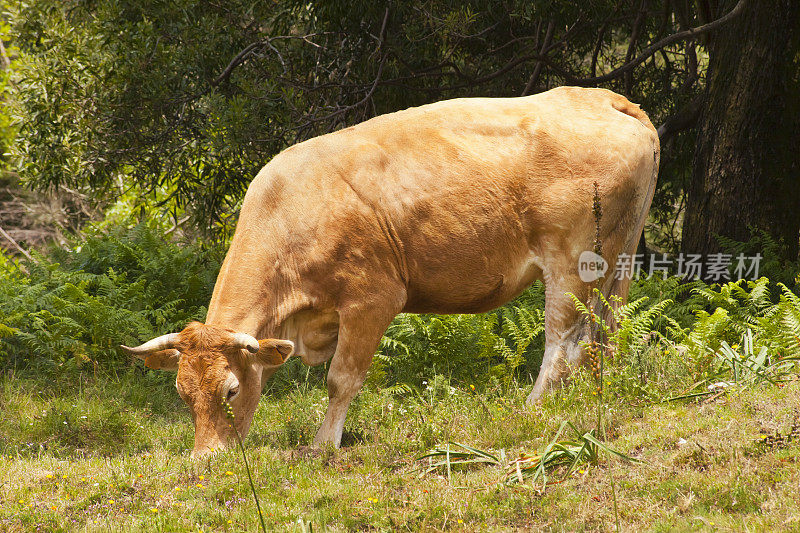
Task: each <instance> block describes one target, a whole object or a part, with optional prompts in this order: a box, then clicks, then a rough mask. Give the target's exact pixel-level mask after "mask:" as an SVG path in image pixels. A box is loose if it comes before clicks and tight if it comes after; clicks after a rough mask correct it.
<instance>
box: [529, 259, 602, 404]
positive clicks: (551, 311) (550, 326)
mask: <svg viewBox="0 0 800 533" xmlns="http://www.w3.org/2000/svg"><path fill="white" fill-rule="evenodd" d="M570 266H571V267H572V270H576V269H577V261H576V263H575V265H574V266H573V265H570ZM588 290H589V286H588V284H586V283H584V282H583V281H581V279H580V278H579V277H578V276H577V275H567V276H561V277H555V276H553V275H548V273H547V272H545V319H544V320H545V349H544V359H543V360H542V367H541V369H540V370H539V377H538V378H537V379H536V384H535V385H534V386H533V392H531V394H530V395H529V396H528V400H527V401H528V403H533V402H535V401H538V400H539V399H540V398H541V397H542V395H543V394H544V393H546V392H547V391H548V390H550V389H553V388H556V387H559V386H561V384H562V383H563V381H564V380H565V379H566V378H567V376H568V375H569V372H570V368H575V367H577V366H579V365H581V364H582V363H583V362H584V357H585V352H584V349H583V347H582V346H581V345H580V343H581V342H582V341H586V340H588V339H589V328H588V320H587V319H586V317H584V316H583V315H582V314H581V313H580V311H578V310H577V309H576V308H575V303H574V301H573V299H572V298H571V297H570V296H569V294H573V295H575V296H576V297H577V298H579V299H580V300H581V301H582V302H586V297H587V296H588Z"/></svg>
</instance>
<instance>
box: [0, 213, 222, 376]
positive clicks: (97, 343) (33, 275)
mask: <svg viewBox="0 0 800 533" xmlns="http://www.w3.org/2000/svg"><path fill="white" fill-rule="evenodd" d="M218 265H219V262H218V259H217V257H216V255H215V254H214V253H213V252H210V251H205V250H204V249H202V248H201V247H199V246H198V245H187V246H179V245H177V244H175V243H171V242H168V241H165V240H163V238H162V237H161V236H160V235H159V234H158V233H157V232H155V231H154V230H152V229H150V228H148V227H147V226H145V225H140V226H137V227H135V228H133V229H132V230H117V231H112V232H111V233H109V234H101V235H96V236H93V237H89V238H88V239H87V240H86V241H85V242H83V243H82V244H80V245H78V246H75V247H74V248H72V249H70V250H67V251H63V250H62V251H57V252H55V253H54V254H53V255H52V257H40V258H39V262H38V263H31V264H28V265H27V268H28V269H29V270H30V275H29V276H26V275H23V274H22V273H21V272H20V271H19V270H18V269H17V268H14V267H13V266H11V265H9V264H8V263H6V264H5V265H0V266H3V268H2V269H0V324H2V325H3V327H2V328H0V332H3V334H2V335H0V336H4V337H5V338H3V339H0V365H2V366H3V367H9V366H17V367H26V366H30V365H35V366H41V367H44V368H47V367H50V368H52V367H55V366H60V367H63V366H64V365H66V366H67V367H69V366H72V365H74V364H81V363H85V362H89V361H92V362H94V363H98V364H103V365H107V364H113V363H120V362H121V361H122V358H121V355H120V354H119V353H118V352H117V350H116V347H117V346H118V345H119V344H135V343H138V342H140V341H142V340H146V339H148V338H151V337H153V336H155V335H158V334H161V333H166V332H170V331H176V330H179V329H181V328H182V327H183V326H184V325H185V324H186V323H187V322H188V321H190V320H194V319H202V318H203V317H204V314H205V306H206V305H207V302H208V299H209V297H210V294H211V290H212V288H213V283H214V279H215V275H216V272H217V270H218V268H219V267H218ZM9 330H13V334H11V335H9V334H8V333H9Z"/></svg>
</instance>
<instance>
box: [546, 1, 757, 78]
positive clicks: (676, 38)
mask: <svg viewBox="0 0 800 533" xmlns="http://www.w3.org/2000/svg"><path fill="white" fill-rule="evenodd" d="M748 2H749V0H739V3H737V4H736V6H734V8H733V9H731V10H730V12H728V14H727V15H724V16H722V17H720V18H718V19H717V20H715V21H713V22H709V23H708V24H703V25H702V26H698V27H697V28H690V29H688V30H685V31H681V32H678V33H675V34H673V35H669V36H667V37H664V38H663V39H661V40H660V41H658V42H657V43H655V44H652V45H650V46H648V47H647V48H645V50H644V52H642V53H641V54H639V56H638V57H636V59H634V60H633V61H629V62H627V63H625V64H624V65H622V66H621V67H619V68H616V69H614V70H612V71H611V72H609V73H608V74H603V75H602V76H594V77H591V78H578V77H576V76H574V75H573V74H570V73H569V72H567V71H566V70H565V69H563V68H561V67H557V66H555V65H553V64H551V65H550V66H551V68H553V69H554V70H555V71H556V72H557V73H558V74H560V75H561V76H563V77H564V78H566V80H567V81H568V82H569V83H574V84H575V85H597V84H598V83H603V82H606V81H611V80H615V79H617V78H619V77H620V76H623V75H625V73H626V72H628V71H630V70H633V69H634V68H636V67H637V66H639V65H640V64H642V63H644V62H645V61H647V59H649V58H650V57H651V56H652V55H653V54H655V53H656V52H658V51H659V50H661V49H662V48H664V47H667V46H669V45H671V44H675V43H677V42H680V41H685V40H687V39H696V38H697V37H698V36H700V35H704V34H706V33H708V32H711V31H714V30H716V29H718V28H720V27H722V26H724V25H725V24H727V23H728V22H730V21H731V20H733V19H734V18H736V17H738V16H739V15H740V14H741V13H742V11H744V8H745V7H746V6H747V4H748Z"/></svg>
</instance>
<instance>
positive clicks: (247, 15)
mask: <svg viewBox="0 0 800 533" xmlns="http://www.w3.org/2000/svg"><path fill="white" fill-rule="evenodd" d="M748 9H752V4H751V2H748V0H740V1H738V2H733V1H728V2H716V1H712V0H706V1H699V2H688V1H687V0H589V1H586V2H568V1H563V0H549V1H544V0H542V1H535V2H528V1H524V2H523V1H516V0H509V1H504V2H495V1H486V0H476V1H468V2H447V1H426V0H412V1H409V2H383V1H377V2H376V1H369V2H366V1H363V0H354V1H349V2H339V1H332V2H298V1H296V0H277V1H275V2H242V1H238V0H232V1H226V2H215V1H205V2H197V1H192V0H183V1H178V2H155V1H149V2H142V1H125V0H122V1H111V0H93V1H77V0H66V1H59V2H54V1H53V0H25V1H21V2H19V4H18V6H15V7H14V8H13V10H12V11H11V13H10V15H9V16H10V19H11V21H12V24H13V27H14V38H15V40H16V44H17V45H18V46H19V48H20V50H21V59H20V61H19V65H18V67H17V68H16V69H15V76H14V83H15V94H14V104H15V108H14V109H15V114H16V118H17V120H18V121H19V124H20V131H19V136H18V139H17V142H16V144H15V156H16V161H17V163H18V169H19V172H20V174H21V176H22V177H23V178H24V180H25V181H26V182H27V183H28V184H30V185H31V186H32V187H36V188H47V187H55V186H64V185H66V186H70V187H82V188H87V187H88V188H92V189H93V192H94V194H103V193H116V192H119V191H120V190H131V191H134V192H135V193H136V194H138V195H139V196H140V200H141V201H142V202H143V203H145V204H149V205H152V204H153V203H154V202H155V201H160V202H162V203H163V204H164V205H165V206H171V207H172V208H175V206H177V207H179V208H182V207H186V208H188V209H187V210H188V211H189V212H190V213H192V214H193V215H194V216H195V220H196V221H197V222H198V224H199V225H201V226H212V225H214V224H218V223H220V222H224V221H225V220H227V219H228V217H229V216H230V215H231V213H233V212H234V211H235V208H236V204H237V202H239V201H240V199H241V197H242V195H243V192H244V190H245V189H246V187H247V184H248V183H249V181H250V180H251V179H252V177H253V176H254V175H255V173H256V172H257V171H258V169H259V168H260V167H261V166H263V165H264V164H265V163H266V162H267V161H269V159H270V158H271V157H272V156H274V155H275V154H276V153H277V152H279V151H280V150H282V149H283V148H285V147H287V146H289V145H291V144H293V143H295V142H298V141H302V140H304V139H306V138H309V137H312V136H314V135H318V134H322V133H325V132H329V131H332V130H335V129H337V128H340V127H343V126H345V125H349V124H353V123H356V122H359V121H362V120H365V119H368V118H370V117H372V116H375V115H377V114H381V113H386V112H390V111H395V110H398V109H402V108H405V107H409V106H413V105H419V104H423V103H427V102H431V101H436V100H441V99H445V98H454V97H461V96H518V95H522V94H532V93H536V92H540V91H543V90H546V89H549V88H551V87H555V86H558V85H564V84H573V85H584V86H602V87H607V88H610V89H612V90H615V91H617V92H620V93H623V94H625V95H626V96H628V97H629V98H631V99H632V100H633V101H636V102H639V103H641V104H642V105H643V107H644V109H645V110H646V111H647V112H648V113H649V114H650V115H651V117H652V118H653V121H654V123H655V124H657V125H659V124H661V128H660V130H659V131H660V134H661V136H662V144H663V148H664V149H663V155H662V173H661V177H660V182H659V189H658V191H657V196H656V200H655V202H654V208H653V210H652V212H651V218H652V220H653V222H654V223H655V224H654V228H656V231H654V232H652V236H651V238H652V239H654V241H655V242H656V244H658V245H660V246H663V247H666V248H669V249H673V250H674V249H676V248H677V246H678V241H677V235H678V233H679V230H678V228H679V225H678V224H677V223H678V220H677V218H676V214H679V213H681V211H682V207H683V205H684V199H685V193H686V191H687V190H688V181H689V179H690V177H691V164H692V158H693V153H694V149H695V148H694V145H695V137H694V135H695V134H694V131H693V127H694V126H695V124H696V123H697V119H698V116H699V115H700V112H701V111H702V109H703V106H704V103H705V101H704V94H705V85H706V72H707V68H708V62H709V61H708V59H709V49H708V44H709V42H713V41H709V39H710V38H711V37H712V36H713V35H714V34H715V32H717V31H719V29H720V28H724V27H725V26H726V25H729V24H730V23H731V21H732V20H736V19H737V18H739V17H744V16H747V10H748ZM743 13H744V14H743Z"/></svg>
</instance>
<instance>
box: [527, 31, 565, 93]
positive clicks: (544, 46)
mask: <svg viewBox="0 0 800 533" xmlns="http://www.w3.org/2000/svg"><path fill="white" fill-rule="evenodd" d="M555 27H556V21H555V20H553V19H550V23H549V24H548V25H547V33H546V34H545V36H544V41H543V42H542V47H541V49H540V50H539V54H540V55H544V54H545V50H547V48H548V47H549V46H550V43H551V42H552V41H553V30H554V29H555ZM541 73H542V62H541V61H537V62H536V65H535V66H534V67H533V72H532V73H531V77H530V79H529V80H528V83H527V84H526V85H525V89H523V90H522V94H521V95H520V96H525V95H526V94H530V92H531V89H533V86H534V85H536V82H537V81H538V80H539V75H540V74H541Z"/></svg>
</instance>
